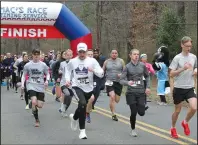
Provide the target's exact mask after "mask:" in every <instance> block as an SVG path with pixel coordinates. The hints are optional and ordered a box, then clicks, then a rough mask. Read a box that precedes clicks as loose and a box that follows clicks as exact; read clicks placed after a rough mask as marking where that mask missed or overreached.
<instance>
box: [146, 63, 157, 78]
mask: <svg viewBox="0 0 198 145" xmlns="http://www.w3.org/2000/svg"><path fill="white" fill-rule="evenodd" d="M144 64H145V65H146V68H147V70H148V72H149V73H151V74H153V75H154V74H155V70H154V69H153V66H152V64H150V63H148V62H146V63H144Z"/></svg>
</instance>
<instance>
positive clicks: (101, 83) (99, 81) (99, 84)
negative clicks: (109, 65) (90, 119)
mask: <svg viewBox="0 0 198 145" xmlns="http://www.w3.org/2000/svg"><path fill="white" fill-rule="evenodd" d="M93 57H94V58H95V59H96V60H97V61H98V63H99V64H100V66H101V67H103V65H104V62H105V60H106V58H105V57H104V56H100V50H99V49H94V50H93ZM94 82H95V83H96V87H95V88H94V97H95V99H94V101H93V104H92V109H94V105H95V104H96V101H97V99H98V97H99V95H100V91H101V90H103V89H104V88H105V76H104V77H103V78H99V77H97V76H96V75H94Z"/></svg>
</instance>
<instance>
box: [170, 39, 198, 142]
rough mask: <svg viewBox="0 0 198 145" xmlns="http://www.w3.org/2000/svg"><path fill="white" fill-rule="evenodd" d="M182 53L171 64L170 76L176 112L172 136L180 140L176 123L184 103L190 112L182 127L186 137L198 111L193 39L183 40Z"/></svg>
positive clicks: (173, 118)
mask: <svg viewBox="0 0 198 145" xmlns="http://www.w3.org/2000/svg"><path fill="white" fill-rule="evenodd" d="M181 48H182V52H181V53H180V54H178V55H176V56H175V57H174V59H173V61H172V62H171V64H170V67H169V68H170V76H171V77H174V89H173V100H174V104H175V111H174V113H173V114H172V127H171V136H172V137H173V138H178V134H177V131H176V127H175V125H176V122H177V119H178V116H179V113H180V112H181V108H182V102H183V101H184V100H185V101H187V102H188V103H189V110H188V113H187V116H186V118H185V119H184V120H183V121H182V123H181V125H182V127H183V128H184V133H185V135H187V136H189V135H190V128H189V125H188V124H189V121H190V119H191V118H192V117H193V115H194V114H195V113H196V111H197V95H196V93H195V90H194V85H195V84H194V76H193V75H195V76H197V57H196V56H195V55H194V54H192V53H190V50H191V48H192V39H191V38H190V37H188V36H185V37H183V38H182V39H181Z"/></svg>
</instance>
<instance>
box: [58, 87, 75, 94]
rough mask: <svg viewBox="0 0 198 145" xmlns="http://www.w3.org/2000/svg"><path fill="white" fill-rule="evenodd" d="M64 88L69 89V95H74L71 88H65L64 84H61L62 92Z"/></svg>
mask: <svg viewBox="0 0 198 145" xmlns="http://www.w3.org/2000/svg"><path fill="white" fill-rule="evenodd" d="M64 89H68V91H69V93H70V96H74V92H73V91H72V90H71V89H69V88H67V87H66V86H62V87H61V91H62V93H63V90H64Z"/></svg>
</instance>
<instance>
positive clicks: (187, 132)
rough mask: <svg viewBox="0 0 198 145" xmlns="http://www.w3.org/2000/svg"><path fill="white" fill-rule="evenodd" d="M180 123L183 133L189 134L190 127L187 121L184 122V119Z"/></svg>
mask: <svg viewBox="0 0 198 145" xmlns="http://www.w3.org/2000/svg"><path fill="white" fill-rule="evenodd" d="M181 125H182V127H183V128H184V133H185V135H187V136H189V135H190V129H189V126H188V123H185V121H182V123H181Z"/></svg>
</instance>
